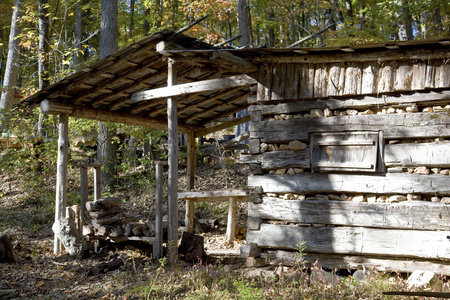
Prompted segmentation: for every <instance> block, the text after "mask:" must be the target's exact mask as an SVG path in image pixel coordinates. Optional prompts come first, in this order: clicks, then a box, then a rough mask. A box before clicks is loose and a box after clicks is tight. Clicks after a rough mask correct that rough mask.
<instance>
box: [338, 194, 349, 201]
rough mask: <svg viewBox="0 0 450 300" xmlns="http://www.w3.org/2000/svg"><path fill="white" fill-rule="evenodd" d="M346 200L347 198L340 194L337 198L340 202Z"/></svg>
mask: <svg viewBox="0 0 450 300" xmlns="http://www.w3.org/2000/svg"><path fill="white" fill-rule="evenodd" d="M347 198H348V196H347V195H346V194H342V195H340V196H339V199H340V200H341V201H346V200H347Z"/></svg>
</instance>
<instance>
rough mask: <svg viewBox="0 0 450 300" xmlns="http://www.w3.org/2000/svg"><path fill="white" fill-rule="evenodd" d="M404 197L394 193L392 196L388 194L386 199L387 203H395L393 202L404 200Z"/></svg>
mask: <svg viewBox="0 0 450 300" xmlns="http://www.w3.org/2000/svg"><path fill="white" fill-rule="evenodd" d="M406 200H407V199H406V197H405V196H403V195H394V196H390V197H389V198H388V199H387V202H388V203H395V202H402V201H406Z"/></svg>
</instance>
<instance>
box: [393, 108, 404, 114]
mask: <svg viewBox="0 0 450 300" xmlns="http://www.w3.org/2000/svg"><path fill="white" fill-rule="evenodd" d="M395 112H396V113H398V114H404V113H405V111H404V110H403V109H402V108H397V109H396V110H395Z"/></svg>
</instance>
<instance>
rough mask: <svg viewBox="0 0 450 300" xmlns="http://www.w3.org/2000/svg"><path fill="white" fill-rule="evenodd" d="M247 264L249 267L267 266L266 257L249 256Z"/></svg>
mask: <svg viewBox="0 0 450 300" xmlns="http://www.w3.org/2000/svg"><path fill="white" fill-rule="evenodd" d="M245 266H246V267H247V268H261V267H265V266H267V262H266V260H265V259H264V258H261V257H247V260H246V261H245Z"/></svg>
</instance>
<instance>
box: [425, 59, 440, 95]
mask: <svg viewBox="0 0 450 300" xmlns="http://www.w3.org/2000/svg"><path fill="white" fill-rule="evenodd" d="M438 67H439V61H437V60H436V59H430V60H428V64H427V71H426V77H425V88H427V89H429V88H434V87H435V75H436V68H438Z"/></svg>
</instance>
